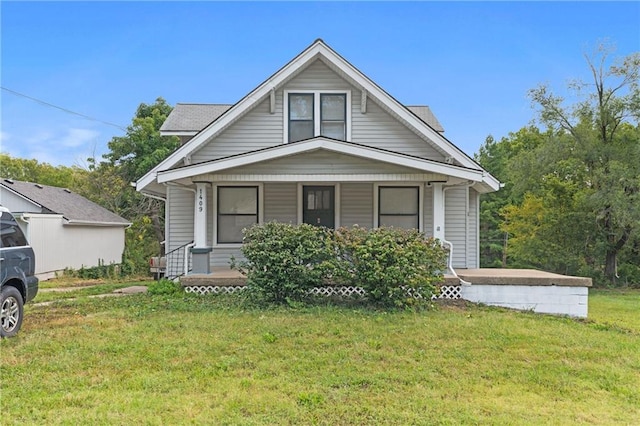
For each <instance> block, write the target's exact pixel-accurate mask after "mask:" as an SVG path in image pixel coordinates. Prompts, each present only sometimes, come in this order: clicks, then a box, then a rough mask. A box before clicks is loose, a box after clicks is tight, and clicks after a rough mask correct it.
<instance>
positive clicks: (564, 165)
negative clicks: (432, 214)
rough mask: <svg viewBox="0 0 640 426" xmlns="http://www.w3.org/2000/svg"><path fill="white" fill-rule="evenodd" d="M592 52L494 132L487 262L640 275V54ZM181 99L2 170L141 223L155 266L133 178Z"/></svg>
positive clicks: (142, 241)
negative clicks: (531, 113)
mask: <svg viewBox="0 0 640 426" xmlns="http://www.w3.org/2000/svg"><path fill="white" fill-rule="evenodd" d="M611 52H612V51H611V49H610V48H609V47H607V46H601V47H600V48H599V49H598V50H597V52H596V53H595V54H594V55H592V56H585V58H586V65H587V69H588V70H589V73H590V79H589V80H588V81H578V80H576V81H573V82H572V83H570V85H569V87H568V88H567V91H568V93H569V94H571V95H572V96H573V100H572V101H571V102H568V101H566V100H565V99H564V98H563V97H561V96H558V95H556V94H555V93H554V92H553V91H552V90H551V89H550V88H549V87H547V86H545V85H541V86H539V87H537V88H534V89H532V90H530V91H529V97H530V99H531V101H532V104H533V106H534V107H535V108H536V110H537V114H536V118H537V121H536V123H537V124H535V125H534V124H532V125H529V126H527V127H524V128H522V129H520V130H517V131H514V132H511V133H509V135H508V136H506V137H503V138H502V139H500V140H495V139H494V138H493V137H491V136H489V137H487V139H486V140H485V142H484V143H483V145H482V146H481V148H480V150H479V152H478V153H476V155H475V159H476V161H478V163H480V164H481V165H482V166H483V167H484V168H485V169H486V170H488V171H489V172H490V173H492V174H493V175H494V176H495V177H497V178H498V179H499V180H500V181H501V182H503V183H504V187H503V188H502V189H501V190H500V191H498V192H496V193H492V194H488V195H485V196H483V198H482V201H481V213H480V239H481V259H480V263H481V266H482V267H510V268H514V267H517V268H540V269H543V270H547V271H551V272H557V273H562V274H571V275H583V276H590V277H592V278H594V279H595V282H596V283H597V284H607V285H629V284H636V285H638V284H640V125H639V119H640V90H639V86H638V82H639V78H638V77H639V74H640V54H638V53H634V54H631V55H629V56H627V57H623V58H612V57H611ZM171 110H172V107H171V106H170V105H169V104H167V102H166V101H165V100H164V99H162V98H158V99H156V100H155V102H154V103H152V104H145V103H142V104H140V106H139V107H138V109H137V111H136V114H135V116H134V118H133V119H132V122H131V124H130V125H129V126H128V127H127V131H126V133H125V135H124V136H118V137H114V138H112V139H111V141H110V142H109V143H108V148H109V152H108V153H107V154H105V155H104V156H103V158H100V159H98V158H89V159H88V166H87V167H85V168H82V167H78V166H72V167H66V166H57V167H54V166H51V165H49V164H47V163H40V162H38V161H37V160H33V159H20V158H12V157H10V156H8V155H6V154H0V176H2V177H4V178H12V179H16V180H25V181H32V182H38V183H41V184H45V185H53V186H61V187H67V188H69V189H71V190H73V191H75V192H77V193H79V194H81V195H83V196H85V197H87V198H88V199H90V200H92V201H94V202H96V203H98V204H100V205H102V206H104V207H106V208H107V209H109V210H111V211H113V212H115V213H117V214H119V215H121V216H122V217H124V218H126V219H128V220H129V221H131V222H132V223H133V225H132V226H131V228H129V229H128V230H127V231H126V248H125V253H124V259H123V261H126V262H128V263H129V264H131V265H135V267H134V268H133V270H134V271H135V272H139V273H142V272H146V271H147V269H148V268H147V266H148V264H147V261H148V258H149V257H150V256H152V255H157V253H159V252H161V250H162V246H161V242H162V241H164V205H163V203H162V202H161V201H159V200H156V199H152V198H147V197H144V196H142V195H141V194H139V193H137V192H136V191H135V189H134V188H133V187H132V186H131V184H130V183H131V182H135V181H136V180H138V179H139V178H140V177H142V176H143V175H144V174H145V173H146V172H147V171H149V170H150V169H151V168H153V167H154V166H156V165H157V164H158V163H160V162H161V161H162V160H163V159H165V158H166V157H167V156H168V155H169V154H170V153H171V152H173V151H174V150H175V149H176V148H177V147H178V146H179V141H178V138H177V137H167V136H161V135H160V131H159V129H160V126H161V125H162V123H163V122H164V120H165V119H166V117H167V116H168V115H169V113H170V112H171Z"/></svg>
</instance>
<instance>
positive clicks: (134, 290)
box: [31, 285, 147, 306]
mask: <svg viewBox="0 0 640 426" xmlns="http://www.w3.org/2000/svg"><path fill="white" fill-rule="evenodd" d="M90 287H95V286H92V285H90V286H82V287H64V288H46V289H45V288H43V289H41V290H40V291H44V292H45V293H46V292H48V291H49V292H57V291H59V292H66V291H73V290H78V289H84V288H90ZM146 292H147V286H144V285H134V286H131V287H124V288H119V289H117V290H113V291H112V292H111V293H105V294H94V295H91V296H87V297H92V298H97V297H114V296H126V295H129V294H138V293H146ZM72 300H75V298H69V299H58V300H50V301H48V302H40V303H33V304H31V306H50V305H52V304H54V303H57V302H69V301H72Z"/></svg>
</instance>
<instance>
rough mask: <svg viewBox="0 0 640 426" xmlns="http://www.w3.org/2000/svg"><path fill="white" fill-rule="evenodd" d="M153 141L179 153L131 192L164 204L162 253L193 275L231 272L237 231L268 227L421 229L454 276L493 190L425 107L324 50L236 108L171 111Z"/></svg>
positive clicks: (301, 59) (470, 264)
mask: <svg viewBox="0 0 640 426" xmlns="http://www.w3.org/2000/svg"><path fill="white" fill-rule="evenodd" d="M398 77H399V78H402V76H398ZM161 133H162V134H163V135H177V136H179V137H180V139H181V141H182V145H181V146H180V147H179V148H178V149H177V150H176V151H175V152H174V153H173V154H171V155H170V156H169V157H168V158H167V159H165V160H164V161H163V162H161V163H160V164H159V165H158V166H156V167H155V168H154V169H152V170H151V171H149V172H148V173H147V174H146V175H145V176H143V177H142V178H141V179H140V180H139V181H138V182H137V183H136V184H137V190H138V191H141V192H142V193H144V194H147V195H149V196H153V197H160V198H162V199H164V200H166V250H167V251H171V250H173V249H176V248H178V247H181V246H185V245H189V247H190V248H191V252H192V253H193V262H194V263H193V265H194V269H193V272H197V273H206V272H208V271H209V270H210V268H212V267H224V266H228V264H229V260H230V257H231V256H232V255H233V256H236V257H239V256H241V252H240V249H241V243H242V229H243V228H245V227H248V226H250V225H252V224H255V223H263V222H267V221H274V220H275V221H282V222H290V223H295V224H297V223H312V224H318V225H324V226H328V227H339V226H353V225H356V224H357V225H360V226H363V227H368V228H372V227H373V228H375V227H379V226H396V227H406V228H417V229H419V230H421V231H422V232H424V233H425V234H426V235H428V236H433V237H436V238H438V239H440V240H442V241H444V242H446V243H447V245H448V246H449V247H450V248H451V253H452V256H451V261H452V266H453V268H456V269H459V268H462V269H464V268H477V267H478V266H479V249H478V246H479V239H478V237H479V236H478V230H479V205H480V203H479V197H480V195H481V194H484V193H488V192H492V191H497V190H498V189H499V187H500V183H499V182H498V181H497V180H496V179H495V178H494V177H493V176H491V175H490V174H489V173H487V171H485V170H483V169H482V167H481V166H480V165H479V164H478V163H476V162H475V161H474V160H473V159H472V158H471V157H469V156H468V155H467V154H465V153H464V152H462V151H461V150H460V149H458V148H457V147H456V146H455V145H454V144H453V143H452V142H450V141H449V140H448V139H447V138H446V137H445V136H444V130H443V128H442V126H441V125H440V123H439V122H438V120H437V119H436V118H435V117H434V115H433V114H432V112H431V110H430V109H429V108H428V107H426V106H406V105H403V104H401V103H399V102H398V101H397V100H396V99H395V98H393V97H392V96H391V95H390V94H388V93H387V92H385V91H384V90H383V89H382V88H380V86H378V85H377V84H376V83H374V82H373V81H371V80H370V79H369V78H368V77H367V76H365V75H364V74H363V73H362V72H360V71H359V70H358V69H357V68H355V67H354V66H353V65H351V64H350V63H349V62H347V61H346V60H345V59H344V58H342V57H341V56H340V55H339V54H338V53H336V52H335V51H334V50H332V49H331V48H330V47H329V46H327V45H326V44H325V43H324V42H323V41H322V40H316V41H315V42H314V43H313V44H311V45H310V46H309V47H308V48H307V49H305V50H304V51H303V52H302V53H300V54H299V55H298V56H296V57H295V58H294V59H292V60H291V61H290V62H289V63H288V64H286V65H285V66H284V67H282V68H281V69H280V70H278V71H277V72H275V74H273V75H272V76H270V77H269V78H268V79H267V80H265V81H264V82H263V83H261V84H260V85H259V86H258V87H257V88H256V89H254V90H252V91H251V92H250V93H248V94H247V95H246V96H245V97H244V98H242V99H241V100H240V101H238V102H237V103H236V104H234V105H221V104H210V105H202V104H177V105H176V107H175V108H174V110H173V112H172V113H171V114H170V115H169V117H168V118H167V120H166V122H165V123H164V124H163V126H162V128H161ZM170 273H171V272H170V271H169V274H170Z"/></svg>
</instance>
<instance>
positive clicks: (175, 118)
mask: <svg viewBox="0 0 640 426" xmlns="http://www.w3.org/2000/svg"><path fill="white" fill-rule="evenodd" d="M232 106H233V105H228V104H176V106H175V107H174V108H173V110H172V111H171V113H170V114H169V116H168V117H167V120H166V121H165V122H164V123H163V124H162V127H160V131H161V132H199V131H200V130H202V129H204V128H205V127H206V126H207V125H208V124H210V123H211V122H212V121H214V120H215V119H216V118H218V117H220V116H221V115H222V114H224V113H225V112H227V110H228V109H229V108H231V107H232ZM407 108H408V109H409V110H410V111H411V112H412V113H414V114H415V115H416V116H417V117H418V118H419V119H420V120H422V121H424V122H425V123H427V124H428V125H429V126H431V127H433V129H434V130H435V131H437V132H444V128H443V127H442V124H440V122H439V121H438V119H437V118H436V116H435V115H433V112H432V111H431V108H429V107H428V106H426V105H415V106H407Z"/></svg>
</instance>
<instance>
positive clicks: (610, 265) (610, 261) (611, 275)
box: [604, 249, 618, 285]
mask: <svg viewBox="0 0 640 426" xmlns="http://www.w3.org/2000/svg"><path fill="white" fill-rule="evenodd" d="M617 257H618V251H617V250H612V249H609V250H607V255H606V259H605V265H604V276H605V277H607V278H608V279H609V281H610V282H611V284H613V285H615V284H616V278H617V276H616V275H617V272H618V271H617V263H618V260H617Z"/></svg>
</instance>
